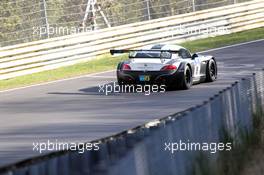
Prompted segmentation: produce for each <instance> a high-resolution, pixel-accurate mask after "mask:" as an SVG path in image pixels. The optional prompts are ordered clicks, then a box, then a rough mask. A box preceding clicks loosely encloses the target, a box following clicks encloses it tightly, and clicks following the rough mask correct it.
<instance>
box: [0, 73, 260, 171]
mask: <svg viewBox="0 0 264 175" xmlns="http://www.w3.org/2000/svg"><path fill="white" fill-rule="evenodd" d="M257 111H262V113H263V112H264V69H263V70H262V71H260V72H258V73H256V74H253V75H252V76H248V77H246V78H243V79H242V80H241V81H239V82H235V83H233V84H232V85H231V86H230V87H228V88H226V89H224V90H222V91H220V92H219V93H218V94H216V95H215V96H213V97H212V98H210V99H209V100H208V101H205V102H204V103H203V104H202V105H199V106H196V107H193V108H190V109H188V110H186V111H183V112H180V113H176V114H173V115H171V116H167V117H165V118H163V119H160V120H156V121H153V122H150V123H147V124H145V125H143V126H139V127H137V128H134V129H131V130H128V131H125V132H122V133H120V134H117V135H115V136H111V137H107V138H104V139H100V140H97V141H94V142H97V143H99V144H100V149H99V150H98V151H90V152H89V151H86V152H84V153H83V154H79V153H77V152H69V151H64V152H56V153H51V154H49V155H46V156H43V157H37V158H33V159H30V160H26V161H23V162H20V163H17V164H14V165H10V166H7V167H3V168H0V175H61V174H63V175H83V174H85V175H94V174H95V175H97V174H98V175H99V174H100V175H124V174H125V175H164V174H166V175H170V174H173V175H187V174H192V171H193V168H194V166H195V164H196V163H197V158H198V157H199V156H200V155H201V152H200V151H179V150H178V151H176V150H175V152H174V153H172V152H171V151H169V150H168V149H167V147H166V145H168V144H169V143H171V144H174V145H175V143H178V144H179V143H180V142H184V143H220V142H224V141H225V135H226V134H228V136H229V137H231V138H233V139H234V140H237V141H239V139H240V138H239V137H238V136H239V134H241V133H240V132H241V131H242V132H250V131H251V130H252V126H253V125H252V121H253V117H252V114H253V113H255V112H257ZM165 143H166V145H165ZM170 148H172V147H170ZM174 148H175V147H174ZM211 151H212V152H214V150H211ZM203 155H204V156H206V157H207V159H208V160H209V162H214V161H215V160H216V159H217V156H218V155H219V154H218V152H216V153H214V154H213V153H210V151H203Z"/></svg>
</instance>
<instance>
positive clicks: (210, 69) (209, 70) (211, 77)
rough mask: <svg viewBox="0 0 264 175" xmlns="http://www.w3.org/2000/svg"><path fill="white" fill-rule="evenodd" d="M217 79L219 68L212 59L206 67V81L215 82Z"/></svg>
mask: <svg viewBox="0 0 264 175" xmlns="http://www.w3.org/2000/svg"><path fill="white" fill-rule="evenodd" d="M216 78H217V67H216V63H215V60H213V59H211V60H209V62H208V63H207V67H206V81H207V82H213V81H215V80H216Z"/></svg>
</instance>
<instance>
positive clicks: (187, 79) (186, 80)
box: [181, 66, 192, 90]
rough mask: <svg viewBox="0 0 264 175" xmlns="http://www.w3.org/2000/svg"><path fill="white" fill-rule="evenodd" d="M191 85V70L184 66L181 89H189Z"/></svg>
mask: <svg viewBox="0 0 264 175" xmlns="http://www.w3.org/2000/svg"><path fill="white" fill-rule="evenodd" d="M191 86H192V71H191V69H190V67H189V66H186V68H185V70H184V76H183V80H182V86H181V89H183V90H185V89H190V87H191Z"/></svg>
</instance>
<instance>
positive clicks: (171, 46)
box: [143, 44, 185, 51]
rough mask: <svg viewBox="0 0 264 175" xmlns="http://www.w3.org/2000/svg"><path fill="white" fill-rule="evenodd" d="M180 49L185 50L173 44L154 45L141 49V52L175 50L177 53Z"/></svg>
mask: <svg viewBox="0 0 264 175" xmlns="http://www.w3.org/2000/svg"><path fill="white" fill-rule="evenodd" d="M180 49H185V48H184V47H182V46H179V45H174V44H154V45H148V46H145V47H143V50H175V51H179V50H180Z"/></svg>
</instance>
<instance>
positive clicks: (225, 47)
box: [198, 39, 264, 53]
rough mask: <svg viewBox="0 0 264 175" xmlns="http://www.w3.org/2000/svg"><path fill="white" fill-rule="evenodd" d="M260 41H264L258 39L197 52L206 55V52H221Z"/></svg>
mask: <svg viewBox="0 0 264 175" xmlns="http://www.w3.org/2000/svg"><path fill="white" fill-rule="evenodd" d="M260 41H264V39H259V40H254V41H248V42H244V43H238V44H233V45H229V46H223V47H218V48H215V49H209V50H205V51H201V52H198V53H206V52H211V51H215V50H222V49H227V48H231V47H237V46H242V45H246V44H250V43H256V42H260Z"/></svg>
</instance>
